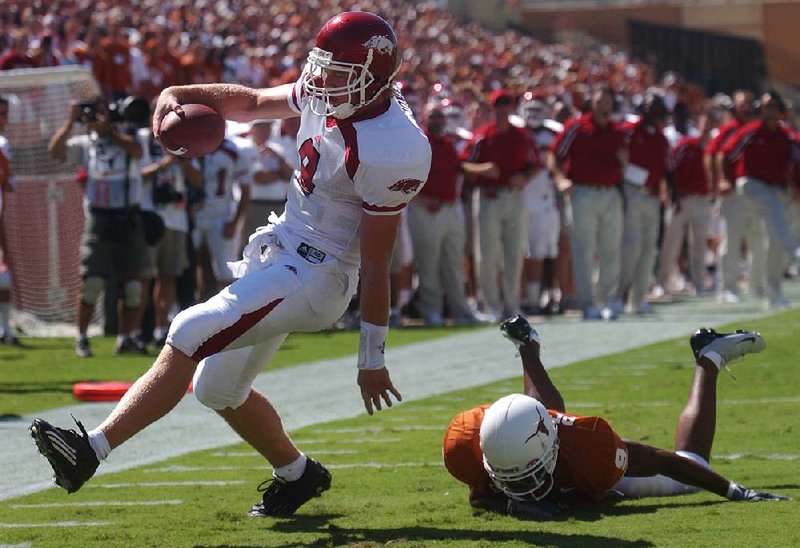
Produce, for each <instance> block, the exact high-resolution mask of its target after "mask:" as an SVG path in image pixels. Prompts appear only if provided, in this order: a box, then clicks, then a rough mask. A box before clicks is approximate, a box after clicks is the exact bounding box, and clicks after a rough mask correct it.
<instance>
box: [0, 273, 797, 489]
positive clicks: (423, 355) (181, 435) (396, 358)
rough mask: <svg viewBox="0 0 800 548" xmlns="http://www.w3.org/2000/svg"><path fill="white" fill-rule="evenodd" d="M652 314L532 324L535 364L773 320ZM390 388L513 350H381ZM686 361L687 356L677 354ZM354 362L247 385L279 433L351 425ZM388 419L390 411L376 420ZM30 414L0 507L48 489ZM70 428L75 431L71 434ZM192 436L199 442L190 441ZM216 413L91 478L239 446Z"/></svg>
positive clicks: (179, 423) (182, 419)
mask: <svg viewBox="0 0 800 548" xmlns="http://www.w3.org/2000/svg"><path fill="white" fill-rule="evenodd" d="M784 288H785V293H786V296H787V298H789V299H790V300H791V301H793V302H800V284H797V283H785V284H784ZM655 310H656V313H655V314H653V315H651V316H634V315H626V316H623V317H622V318H620V320H619V321H616V322H610V323H608V322H581V321H580V320H577V319H574V318H561V317H559V318H555V319H553V320H551V321H548V322H545V323H538V324H536V329H537V330H538V331H539V333H540V335H541V337H542V358H543V361H544V362H545V364H546V365H547V367H548V369H549V368H553V367H561V366H564V365H568V364H570V363H574V362H576V361H580V360H584V359H588V358H594V357H598V356H602V355H607V354H612V353H616V352H621V351H624V350H630V349H632V348H636V347H639V346H643V345H646V344H650V343H654V342H658V341H663V340H667V339H671V338H675V337H686V338H687V340H688V337H689V336H690V335H691V334H692V332H694V330H695V329H697V328H698V327H701V326H707V327H719V326H721V325H724V324H729V323H740V324H741V327H747V324H746V322H745V321H746V320H747V319H753V318H758V317H763V316H767V315H770V314H772V312H767V311H764V310H763V309H762V307H761V303H760V301H755V300H747V301H744V302H742V303H738V304H735V305H730V304H727V305H722V304H718V303H716V302H715V301H714V298H713V297H712V296H709V297H701V298H696V299H691V300H687V301H686V302H676V303H671V304H666V305H656V306H655ZM387 354H388V360H389V369H390V371H391V373H392V380H393V382H394V384H395V386H397V387H398V389H399V390H400V392H401V393H402V394H403V399H404V401H415V400H419V399H423V398H427V397H429V396H433V395H436V394H442V393H445V392H450V391H453V390H458V389H461V388H469V387H473V386H480V385H483V384H487V383H490V382H494V381H497V380H500V379H504V378H509V377H515V376H518V375H519V362H518V359H517V358H515V352H514V349H513V348H512V347H511V345H510V344H509V343H508V341H506V340H505V339H503V337H502V336H500V334H499V333H498V330H497V328H496V327H492V328H486V329H482V330H477V331H471V332H469V333H461V334H457V335H453V336H448V337H444V338H441V339H437V340H435V341H431V342H426V343H420V344H413V345H405V346H401V347H397V348H389V349H388V352H387ZM686 359H687V361H688V360H691V359H692V357H691V351H690V350H689V348H688V344H687V349H686ZM355 377H356V371H355V358H354V357H352V356H350V357H345V358H338V359H334V360H325V361H321V362H315V363H311V364H306V365H300V366H296V367H291V368H286V369H281V370H278V371H267V372H265V373H262V374H261V375H259V377H258V378H257V379H256V382H255V386H256V387H257V388H258V389H259V390H262V391H264V393H266V395H267V396H268V397H269V398H270V400H271V401H272V402H273V404H274V405H275V407H276V408H277V409H278V410H279V411H280V413H281V417H282V419H283V423H284V426H285V427H286V429H287V430H288V431H292V430H297V429H299V428H302V427H305V426H309V425H312V424H318V423H323V422H329V421H332V420H338V419H345V418H351V417H355V416H358V415H361V414H363V413H364V408H363V404H362V401H361V395H360V393H359V390H358V387H357V385H356V382H355ZM114 405H115V404H114V403H85V404H79V405H73V406H68V407H62V408H59V409H51V410H49V411H45V412H44V413H42V416H43V417H44V418H46V419H47V420H48V421H50V422H52V423H54V424H57V425H60V426H62V427H64V426H66V425H73V422H72V419H71V417H70V415H71V414H74V415H75V417H76V418H78V419H80V420H81V421H82V422H83V423H84V425H85V426H86V428H87V430H88V429H91V428H93V427H94V426H96V425H97V424H99V423H100V422H101V421H102V420H103V419H104V418H105V416H106V415H107V414H108V413H109V412H110V411H111V410H112V409H113V407H114ZM387 412H388V413H391V410H386V409H384V411H381V413H387ZM36 416H38V415H29V416H25V417H23V419H22V420H20V421H16V422H0V436H2V439H3V440H4V441H3V443H2V444H0V470H2V475H1V476H0V500H7V499H12V498H15V497H20V496H23V495H26V494H30V493H35V492H37V491H42V490H44V489H47V488H50V487H53V481H52V470H51V469H50V467H49V465H48V463H47V461H46V460H45V459H44V458H42V457H41V456H40V455H39V454H38V453H37V451H36V447H35V445H34V443H33V440H32V439H31V438H30V436H29V435H28V431H27V428H28V425H29V424H30V422H31V421H32V420H33V418H35V417H36ZM75 428H77V427H75ZM198 433H201V434H202V435H198ZM240 441H241V440H240V438H239V437H238V436H237V435H236V434H234V433H233V431H232V430H231V429H230V428H229V427H228V426H227V424H226V423H225V422H224V421H222V420H221V419H220V418H219V417H218V416H217V415H216V413H214V412H213V411H211V410H210V409H207V408H205V407H203V406H202V405H201V404H200V403H199V402H197V400H196V399H195V398H194V397H192V396H191V395H189V397H184V399H183V400H182V401H181V403H179V404H178V406H177V407H176V408H175V409H173V411H172V412H171V413H169V414H168V415H167V416H166V417H164V418H163V419H161V420H160V421H158V422H157V423H155V424H153V425H151V426H150V427H148V428H147V429H146V430H145V431H144V432H143V433H141V434H140V435H138V436H136V437H134V438H133V439H131V440H130V441H128V442H127V443H126V444H125V445H124V446H122V447H120V448H119V449H118V450H116V451H114V452H113V453H112V454H111V456H110V457H109V459H108V460H107V461H105V462H104V463H103V464H102V465H101V466H100V468H99V469H98V475H103V474H108V473H112V472H119V471H122V470H127V469H130V468H134V467H137V466H142V465H145V464H151V463H155V462H159V461H163V460H166V459H169V458H172V457H177V456H179V455H183V454H186V453H190V452H193V451H199V450H205V449H216V448H222V447H225V446H229V445H232V444H235V443H238V442H240Z"/></svg>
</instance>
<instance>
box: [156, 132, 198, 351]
mask: <svg viewBox="0 0 800 548" xmlns="http://www.w3.org/2000/svg"><path fill="white" fill-rule="evenodd" d="M148 133H149V132H148ZM142 166H143V167H142V176H143V177H144V189H145V190H144V193H143V196H142V206H143V207H145V208H147V207H148V206H149V204H148V202H151V203H152V209H153V210H154V211H155V212H156V213H157V214H158V215H159V216H160V217H161V219H162V220H163V222H164V234H163V236H162V237H161V238H160V239H159V240H158V242H157V243H155V244H154V245H150V242H148V246H147V261H146V263H147V265H146V268H145V272H144V274H145V278H147V279H152V280H153V281H154V285H153V313H154V322H153V324H154V330H153V341H154V342H155V344H156V345H158V346H163V345H164V343H165V342H166V339H167V331H168V330H169V319H168V316H169V311H170V309H171V308H172V305H173V303H174V302H175V296H176V285H175V284H176V280H177V278H178V277H179V276H180V275H181V274H183V272H184V271H185V270H186V269H187V268H188V267H189V256H188V252H187V239H188V235H189V217H188V215H187V211H186V201H187V200H186V191H187V189H188V186H192V187H195V188H199V187H200V186H201V183H202V179H201V177H200V170H199V169H197V167H196V166H195V165H193V164H192V162H191V161H190V160H188V159H186V158H181V157H179V156H175V155H174V154H169V153H168V152H167V151H166V150H164V149H163V148H162V147H161V145H160V144H158V142H156V141H155V139H153V137H152V134H149V137H148V147H147V149H146V150H145V157H144V158H143V159H142Z"/></svg>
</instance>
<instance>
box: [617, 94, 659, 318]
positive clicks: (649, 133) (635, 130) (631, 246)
mask: <svg viewBox="0 0 800 548" xmlns="http://www.w3.org/2000/svg"><path fill="white" fill-rule="evenodd" d="M666 117H667V107H666V105H665V104H664V99H663V98H662V97H661V96H660V95H656V94H654V93H648V94H647V95H646V96H645V98H644V101H643V103H642V118H641V119H640V120H639V121H638V122H635V123H634V124H632V125H630V126H628V127H627V128H626V130H627V133H628V155H629V158H630V161H629V164H628V170H629V172H628V174H627V176H626V177H625V199H626V203H625V223H624V228H623V231H622V273H621V276H620V289H619V301H620V302H621V303H623V304H624V303H625V299H626V297H629V298H630V300H631V306H632V308H633V310H634V312H636V313H640V314H642V313H648V312H651V311H652V309H651V307H650V303H648V302H647V301H645V299H644V298H645V295H647V290H648V289H649V287H650V278H651V276H652V273H653V268H654V266H655V260H656V253H657V246H658V232H659V229H660V228H661V216H660V212H661V202H662V201H665V199H666V195H667V185H666V177H667V174H668V172H670V174H669V176H671V171H672V158H671V154H670V148H669V142H667V138H666V137H665V136H664V131H663V127H664V122H665V120H666ZM628 293H630V294H629V295H628Z"/></svg>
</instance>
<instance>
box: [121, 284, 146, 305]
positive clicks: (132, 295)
mask: <svg viewBox="0 0 800 548" xmlns="http://www.w3.org/2000/svg"><path fill="white" fill-rule="evenodd" d="M122 294H123V299H124V302H125V308H127V309H128V310H136V309H137V308H139V306H140V305H141V304H142V282H140V281H139V280H128V281H127V282H125V283H124V284H123V286H122Z"/></svg>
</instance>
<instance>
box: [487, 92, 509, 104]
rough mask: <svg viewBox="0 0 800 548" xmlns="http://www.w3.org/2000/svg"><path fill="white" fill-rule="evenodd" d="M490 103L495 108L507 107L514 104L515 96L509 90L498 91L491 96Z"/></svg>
mask: <svg viewBox="0 0 800 548" xmlns="http://www.w3.org/2000/svg"><path fill="white" fill-rule="evenodd" d="M489 102H490V103H491V104H492V106H494V107H502V106H507V105H510V104H512V103H513V102H514V96H513V95H511V92H510V91H508V90H507V89H496V90H494V91H493V92H492V94H491V95H490V96H489Z"/></svg>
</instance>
